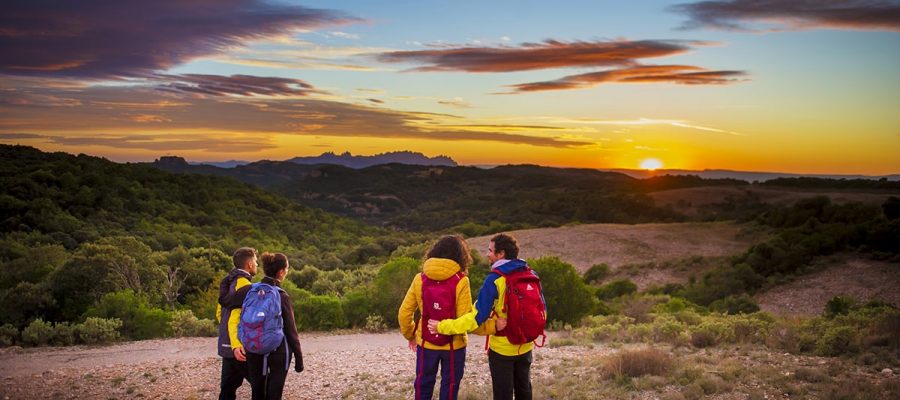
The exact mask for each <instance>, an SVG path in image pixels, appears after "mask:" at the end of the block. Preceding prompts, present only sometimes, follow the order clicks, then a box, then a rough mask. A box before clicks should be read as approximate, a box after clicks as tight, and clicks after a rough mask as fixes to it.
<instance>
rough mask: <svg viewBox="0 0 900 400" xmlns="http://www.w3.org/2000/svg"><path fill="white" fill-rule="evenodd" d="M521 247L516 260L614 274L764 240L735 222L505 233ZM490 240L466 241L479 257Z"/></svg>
mask: <svg viewBox="0 0 900 400" xmlns="http://www.w3.org/2000/svg"><path fill="white" fill-rule="evenodd" d="M509 233H510V234H512V235H513V236H515V237H516V239H517V240H518V242H519V247H520V248H521V250H520V253H519V257H521V258H537V257H543V256H556V257H559V258H560V259H561V260H563V261H565V262H568V263H570V264H572V265H574V266H575V268H577V269H578V271H580V272H584V271H586V270H587V269H588V268H590V267H591V266H592V265H594V264H602V263H605V264H607V265H609V266H610V268H611V269H612V270H616V269H617V268H619V267H621V266H623V265H628V264H643V263H649V262H658V263H659V262H666V261H673V260H678V259H682V258H686V257H691V256H700V257H720V256H728V255H733V254H737V253H740V252H743V251H745V250H747V248H749V247H750V246H751V245H753V244H755V243H759V242H761V241H763V240H764V239H765V238H766V237H767V235H766V234H765V233H763V232H759V231H755V232H749V231H748V230H747V229H746V228H745V227H744V226H742V225H740V224H737V223H733V222H693V223H677V224H637V225H623V224H586V225H575V226H564V227H559V228H541V229H525V230H519V231H512V232H509ZM489 241H490V236H480V237H476V238H472V239H470V240H469V245H470V246H472V247H473V248H475V249H478V250H479V251H481V252H484V251H485V249H487V247H488V244H489V243H488V242H489Z"/></svg>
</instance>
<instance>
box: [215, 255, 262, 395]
mask: <svg viewBox="0 0 900 400" xmlns="http://www.w3.org/2000/svg"><path fill="white" fill-rule="evenodd" d="M232 262H233V263H234V269H233V270H231V272H229V273H228V275H227V276H225V278H223V279H222V282H220V283H219V304H218V305H217V306H216V320H217V321H219V342H218V348H219V350H218V353H219V357H222V379H221V381H220V383H219V400H234V399H235V398H236V397H237V389H238V388H239V387H241V385H242V384H243V383H244V380H245V379H247V363H246V361H247V358H246V355H245V354H244V347H243V345H241V342H240V341H239V340H238V338H237V327H238V323H239V322H240V320H241V309H240V306H238V307H231V306H229V305H228V304H227V303H226V301H225V299H226V298H228V297H229V295H233V294H234V292H235V291H236V290H237V289H239V288H241V287H244V286H246V287H250V279H251V278H253V275H256V269H257V252H256V249H254V248H250V247H241V248H239V249H237V250H236V251H235V252H234V256H232ZM248 382H249V381H248Z"/></svg>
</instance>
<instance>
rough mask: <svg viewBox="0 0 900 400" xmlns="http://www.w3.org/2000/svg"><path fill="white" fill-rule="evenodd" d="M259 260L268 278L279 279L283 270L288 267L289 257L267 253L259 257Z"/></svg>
mask: <svg viewBox="0 0 900 400" xmlns="http://www.w3.org/2000/svg"><path fill="white" fill-rule="evenodd" d="M259 260H260V261H261V262H262V265H263V272H265V273H266V276H268V277H269V278H275V277H277V276H278V273H279V272H281V270H283V269H285V268H287V267H288V259H287V256H286V255H284V254H282V253H274V254H273V253H269V252H265V253H263V254H262V255H261V256H259Z"/></svg>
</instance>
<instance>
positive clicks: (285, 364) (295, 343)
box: [238, 253, 303, 400]
mask: <svg viewBox="0 0 900 400" xmlns="http://www.w3.org/2000/svg"><path fill="white" fill-rule="evenodd" d="M259 260H260V261H261V262H262V266H263V271H264V272H265V277H264V278H263V279H262V281H260V282H258V283H254V284H253V285H252V286H251V288H250V291H249V292H247V295H246V297H245V298H244V301H243V307H242V312H241V321H240V324H239V325H238V338H239V339H240V341H241V343H242V344H243V345H244V350H245V351H246V354H247V369H248V371H247V372H248V378H249V380H250V387H251V389H252V391H253V400H264V399H281V396H282V392H283V391H284V381H285V379H286V378H287V373H288V369H289V368H290V365H291V357H292V356H293V357H294V358H296V362H295V363H294V371H297V372H301V371H303V353H302V352H301V350H300V339H299V335H297V325H296V323H295V319H294V308H293V307H292V306H291V299H290V297H288V294H287V293H286V292H285V291H284V290H283V289H282V288H281V282H282V281H283V280H284V277H285V276H286V275H287V272H288V259H287V256H285V255H284V254H281V253H275V254H272V253H263V254H262V255H261V256H260V257H259Z"/></svg>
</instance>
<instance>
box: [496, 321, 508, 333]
mask: <svg viewBox="0 0 900 400" xmlns="http://www.w3.org/2000/svg"><path fill="white" fill-rule="evenodd" d="M494 326H495V327H496V328H497V331H498V332H499V331H502V330H503V329H504V328H506V318H497V322H496V324H495V325H494Z"/></svg>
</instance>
